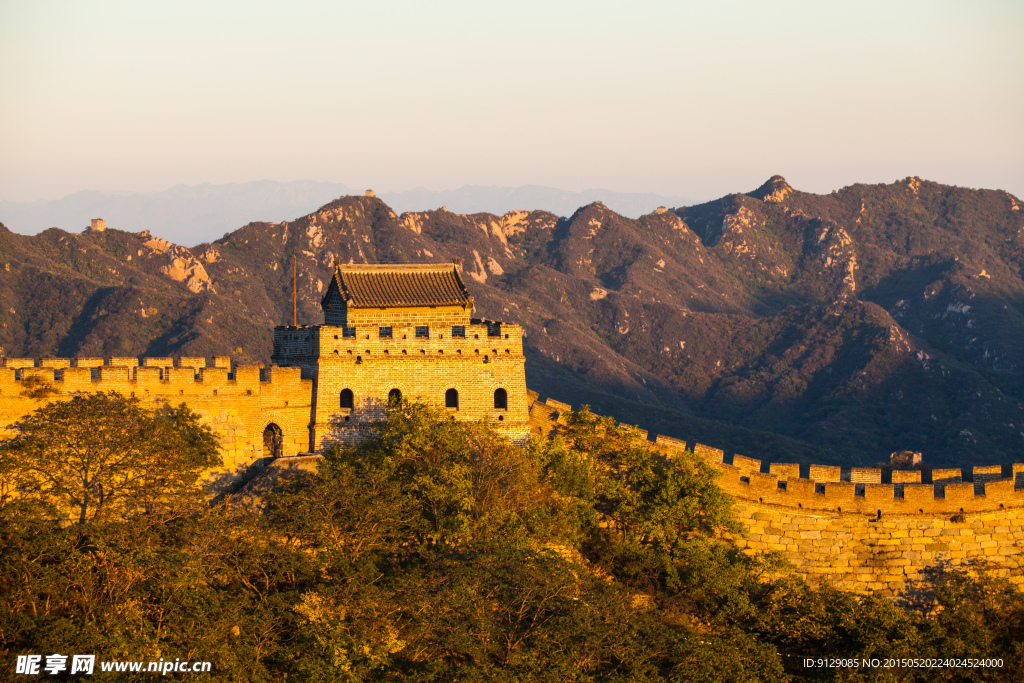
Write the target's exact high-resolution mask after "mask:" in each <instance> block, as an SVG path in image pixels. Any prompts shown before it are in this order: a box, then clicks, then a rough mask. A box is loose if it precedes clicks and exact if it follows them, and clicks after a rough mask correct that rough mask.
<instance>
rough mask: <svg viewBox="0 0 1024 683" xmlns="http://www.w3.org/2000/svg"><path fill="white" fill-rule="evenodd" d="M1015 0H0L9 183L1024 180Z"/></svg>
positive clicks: (43, 190)
mask: <svg viewBox="0 0 1024 683" xmlns="http://www.w3.org/2000/svg"><path fill="white" fill-rule="evenodd" d="M1022 34H1024V3H1022V2H1019V1H1016V0H1011V1H1006V2H997V1H991V2H985V1H983V0H974V1H972V2H960V1H957V2H945V1H942V0H928V1H926V2H914V1H898V0H886V1H884V2H871V1H868V0H857V1H856V2H838V1H837V2H821V1H820V0H815V1H813V2H792V1H786V0H775V1H773V2H763V1H762V0H756V1H738V0H736V1H730V0H722V1H720V2H680V1H678V0H676V1H672V2H641V1H639V0H635V1H633V2H603V1H601V0H587V1H586V2H559V1H558V0H541V1H533V0H517V1H516V2H500V3H499V2H488V1H486V0H475V1H473V2H450V1H446V0H435V1H432V2H429V3H427V2H398V1H389V0H376V1H373V2H369V1H366V0H364V1H363V2H359V3H354V2H344V1H338V0H333V1H323V2H320V1H313V0H307V1H301V0H290V1H289V2H261V1H259V0H244V1H240V2H228V1H224V2H217V1H215V0H203V1H202V2H190V1H187V0H176V1H175V2H173V3H172V2H161V3H156V2H141V3H140V2H134V1H129V2H114V1H104V0H93V1H90V2H80V1H68V2H62V1H53V0H31V1H29V0H21V1H18V2H14V1H12V0H0V200H8V201H18V202H24V201H33V200H37V199H55V198H59V197H62V196H64V195H67V194H70V193H73V192H76V191H80V190H87V189H91V190H103V191H126V192H150V191H157V190H162V189H165V188H167V187H171V186H173V185H177V184H180V183H184V184H187V185H195V184H199V183H203V182H211V183H229V182H247V181H252V180H261V179H271V180H277V181H292V180H317V181H330V182H341V183H345V184H346V185H348V186H351V187H373V188H375V189H378V190H380V191H401V190H406V189H409V188H412V187H417V186H424V187H427V188H430V189H432V190H443V189H449V188H455V187H459V186H461V185H463V184H467V183H468V184H473V185H500V186H518V185H524V184H538V185H547V186H551V187H558V188H562V189H566V190H573V191H580V190H584V189H588V188H607V189H611V190H615V191H619V192H654V193H659V194H666V195H683V196H687V197H693V198H699V199H710V198H712V197H717V196H720V195H724V194H727V193H730V192H740V191H748V190H751V189H753V188H755V187H757V186H758V185H760V184H761V183H762V182H764V180H766V179H767V178H768V177H769V176H771V175H773V174H776V173H779V174H782V175H784V176H785V177H786V178H787V180H789V182H790V184H791V185H793V186H794V187H796V188H798V189H801V190H806V191H812V192H829V191H831V190H833V189H838V188H840V187H843V186H846V185H850V184H852V183H855V182H869V183H877V182H892V181H894V180H896V179H900V178H904V177H906V176H911V175H916V176H920V177H922V178H926V179H930V180H935V181H939V182H943V183H949V184H956V185H963V186H968V187H988V188H998V189H1005V190H1007V191H1009V192H1012V193H1013V194H1015V195H1017V196H1018V197H1024V125H1022V124H1024V35H1022Z"/></svg>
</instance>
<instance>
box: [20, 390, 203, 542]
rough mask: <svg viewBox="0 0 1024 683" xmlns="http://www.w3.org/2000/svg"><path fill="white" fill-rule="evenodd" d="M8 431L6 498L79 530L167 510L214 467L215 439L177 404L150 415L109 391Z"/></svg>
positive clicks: (39, 413)
mask: <svg viewBox="0 0 1024 683" xmlns="http://www.w3.org/2000/svg"><path fill="white" fill-rule="evenodd" d="M13 428H14V430H15V432H16V433H15V435H14V436H13V438H11V439H9V440H7V441H6V442H4V443H2V444H0V458H2V459H3V464H4V467H5V472H6V476H7V477H8V479H9V481H10V482H11V486H10V489H11V493H10V497H12V498H18V499H20V501H21V503H25V502H29V501H37V502H39V503H42V504H45V505H47V506H49V507H50V509H51V510H52V511H53V512H54V513H56V514H57V515H58V516H60V517H67V518H70V519H73V520H75V521H76V522H77V523H78V524H85V523H88V522H94V521H104V520H108V519H113V518H118V517H126V516H130V515H133V514H137V513H140V512H154V511H156V510H158V509H162V508H167V507H169V506H173V505H175V503H176V502H180V499H181V497H182V496H183V495H186V494H188V493H191V492H194V491H195V490H196V488H197V483H198V481H199V477H200V476H201V474H202V472H203V470H205V469H207V468H209V467H214V466H217V465H219V464H221V459H220V455H219V450H220V449H219V445H218V443H217V438H216V437H215V436H214V434H213V432H212V430H211V429H210V428H209V427H207V426H205V425H202V424H200V422H199V417H198V415H196V414H195V413H194V412H192V411H191V410H189V408H188V407H187V406H186V405H185V404H184V403H182V404H181V405H180V406H178V407H177V408H175V407H172V406H170V405H167V404H164V405H163V406H162V407H160V408H159V409H157V410H156V411H154V412H150V411H148V410H145V409H144V408H143V407H142V406H141V405H140V403H139V401H138V399H136V398H127V397H125V396H122V395H121V394H118V393H116V392H109V393H81V394H75V395H73V396H72V397H71V398H70V399H69V400H66V401H58V402H54V403H50V404H48V405H46V406H44V407H42V408H39V409H37V410H36V411H35V412H33V413H32V414H31V415H29V416H27V417H25V418H23V419H22V420H20V421H18V422H16V423H15V424H14V425H13Z"/></svg>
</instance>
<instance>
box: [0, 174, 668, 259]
mask: <svg viewBox="0 0 1024 683" xmlns="http://www.w3.org/2000/svg"><path fill="white" fill-rule="evenodd" d="M351 192H352V188H350V187H348V186H346V185H343V184H341V183H326V182H317V181H308V180H306V181H293V182H288V183H281V182H276V181H271V180H259V181H253V182H248V183H225V184H218V185H214V184H211V183H201V184H199V185H191V186H190V185H184V184H178V185H175V186H173V187H170V188H167V189H166V190H162V191H159V192H142V193H133V192H100V191H96V190H84V191H81V192H76V193H74V194H70V195H67V196H65V197H62V198H60V199H55V200H37V201H34V202H10V201H0V221H3V222H5V223H6V224H7V226H8V229H13V230H14V231H15V232H19V233H22V234H36V233H38V232H41V231H43V230H45V229H48V228H49V227H51V226H60V227H62V228H64V229H68V230H72V231H73V230H75V229H76V228H77V229H80V228H83V227H85V226H86V225H88V224H89V221H90V219H92V218H96V217H103V218H104V219H106V221H107V222H108V223H109V224H110V225H111V226H121V227H123V228H126V229H128V230H131V231H138V230H143V229H145V230H149V231H150V232H151V233H153V234H155V235H158V236H160V237H162V238H164V239H168V240H171V241H174V242H176V243H180V244H201V243H203V242H208V241H212V240H213V239H216V237H217V236H218V235H221V234H223V233H224V232H228V231H230V230H232V229H234V228H236V227H237V226H239V225H243V224H245V223H247V222H250V221H253V220H257V219H258V220H270V221H282V220H292V219H294V218H295V217H296V216H298V217H302V216H304V215H306V214H309V213H311V212H313V211H315V210H316V209H317V208H318V207H320V206H323V205H324V204H326V203H328V202H329V201H330V200H332V199H334V198H335V197H338V196H339V195H345V194H349V193H351ZM379 195H380V197H381V198H382V199H384V201H386V202H388V203H389V204H390V205H391V206H393V207H395V208H396V209H397V210H398V212H399V213H404V212H406V211H422V210H425V209H428V208H436V207H440V206H450V207H451V208H452V210H454V211H459V212H461V213H478V212H483V211H490V212H491V213H498V214H503V213H506V212H508V211H511V210H516V209H520V208H522V207H523V206H532V207H535V208H545V209H547V210H550V211H553V212H556V213H561V214H566V213H572V211H573V210H575V208H576V207H578V206H580V205H581V204H585V203H588V202H590V201H593V200H595V199H603V200H605V201H607V202H609V204H611V205H612V206H615V207H616V208H617V209H618V210H619V211H620V212H623V213H626V214H630V215H636V216H639V215H640V214H642V213H644V212H646V211H651V210H653V209H654V208H655V207H656V206H659V205H675V204H684V203H687V200H686V199H685V198H683V197H664V196H661V195H657V194H651V193H629V192H614V191H611V190H603V189H589V190H583V191H582V192H570V191H566V190H559V189H557V188H551V187H544V186H541V185H522V186H519V187H498V186H483V185H463V186H462V187H460V188H457V189H454V190H443V191H434V190H428V189H426V188H423V187H417V188H413V189H411V190H406V191H403V192H383V193H379Z"/></svg>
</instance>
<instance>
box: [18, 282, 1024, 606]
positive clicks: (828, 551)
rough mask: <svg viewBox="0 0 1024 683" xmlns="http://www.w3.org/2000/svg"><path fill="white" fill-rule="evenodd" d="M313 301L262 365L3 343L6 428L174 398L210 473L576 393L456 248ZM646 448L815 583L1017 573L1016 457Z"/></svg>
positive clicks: (526, 407)
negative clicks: (377, 424)
mask: <svg viewBox="0 0 1024 683" xmlns="http://www.w3.org/2000/svg"><path fill="white" fill-rule="evenodd" d="M321 305H322V307H323V309H324V317H325V321H326V324H324V325H313V326H306V325H297V324H293V325H291V326H280V327H277V328H276V329H275V331H274V352H273V355H272V357H271V358H272V361H273V363H274V364H273V365H271V367H270V368H264V367H263V366H262V365H232V363H231V360H230V358H227V357H214V358H213V359H212V360H210V361H209V362H208V361H207V359H205V358H191V357H182V358H178V359H177V360H176V361H175V360H173V359H171V358H142V359H141V361H140V359H138V358H108V359H101V358H77V359H68V358H46V359H40V360H36V359H31V358H6V359H4V358H0V438H3V437H9V436H11V435H12V434H13V432H12V430H11V425H12V423H14V422H16V421H17V420H18V419H20V418H22V417H23V416H25V415H27V414H29V413H31V412H32V411H33V410H35V409H37V408H39V407H40V406H41V405H44V404H45V403H47V402H48V401H51V400H55V399H57V400H59V399H60V398H61V397H67V396H69V395H70V394H72V393H74V392H100V391H116V392H120V393H121V394H123V395H126V396H130V397H133V398H136V399H138V400H139V401H140V402H141V403H142V404H143V405H144V406H147V407H152V408H156V407H158V406H159V405H161V404H163V403H164V402H168V403H171V404H175V405H176V404H179V403H182V402H185V403H187V404H188V405H189V407H190V408H191V409H192V410H194V411H195V412H196V413H198V414H199V415H200V417H201V419H202V420H203V422H204V423H206V424H208V425H209V426H210V427H211V428H212V429H213V430H214V432H215V433H216V434H217V436H218V438H219V440H220V445H221V452H222V458H223V461H224V462H223V466H222V467H221V468H219V469H217V470H215V471H210V472H208V473H207V479H208V480H209V482H210V486H211V488H214V487H217V486H223V485H224V484H226V483H227V482H230V481H234V480H237V479H238V478H239V477H240V476H242V474H243V473H244V472H245V471H247V470H250V468H254V467H255V468H257V469H258V468H261V467H263V466H265V465H268V466H269V467H270V468H271V470H270V472H271V473H272V472H274V471H279V470H282V469H287V468H291V467H300V468H303V469H309V468H311V467H315V464H316V462H317V460H318V459H319V457H320V456H318V455H316V454H317V453H319V452H321V451H322V450H323V447H324V446H326V445H328V444H330V443H334V442H338V441H340V442H348V443H351V442H353V441H355V440H357V439H358V438H360V436H359V433H360V430H362V429H363V428H365V426H366V425H367V424H368V423H369V422H371V421H372V420H373V419H376V417H377V416H379V415H380V409H381V407H382V406H384V405H387V403H389V402H390V401H392V400H393V399H394V398H401V397H402V396H405V397H408V398H410V399H420V400H425V401H427V402H429V403H433V404H435V405H439V406H440V405H443V406H445V409H446V410H448V411H449V413H450V414H451V415H452V417H454V418H457V419H460V420H483V419H486V420H489V421H491V422H492V423H493V424H494V425H495V426H496V427H497V428H498V429H499V430H500V431H501V432H502V433H504V434H506V435H507V436H509V437H510V438H512V439H514V440H516V441H519V440H521V439H525V438H526V437H527V434H529V435H531V436H533V437H540V438H543V437H545V436H548V435H551V434H552V433H553V432H555V433H557V430H558V428H559V425H560V423H561V421H562V416H563V415H564V414H565V413H566V412H567V411H569V410H570V409H571V408H570V406H569V405H567V404H565V403H561V402H559V401H556V400H553V399H550V398H548V399H547V400H546V401H541V400H540V396H539V395H538V394H537V393H535V392H532V391H528V390H527V389H526V380H525V371H524V365H525V358H524V356H523V349H522V329H521V328H520V327H519V326H518V325H514V324H508V323H499V322H496V321H487V320H480V319H476V318H471V317H470V314H471V313H472V311H473V309H474V305H473V298H472V297H471V296H470V295H469V292H468V290H467V289H466V287H465V285H464V284H463V282H462V280H461V277H460V276H459V272H458V264H457V263H454V264H420V265H384V266H381V265H351V264H349V265H343V266H337V265H336V267H335V277H334V278H333V280H332V282H331V285H330V287H329V288H328V291H327V293H326V294H325V296H324V299H323V301H322V304H321ZM293 322H294V321H293ZM641 431H642V430H641ZM642 434H643V436H644V438H649V435H648V434H647V432H643V431H642ZM650 446H651V448H654V449H657V450H659V451H660V452H661V453H663V454H664V455H665V456H666V457H668V458H669V459H671V458H672V457H673V456H676V457H678V456H680V455H681V454H682V453H683V452H684V451H690V452H692V453H693V454H695V455H696V456H698V457H700V458H702V459H704V460H705V461H706V462H707V463H708V464H709V465H710V466H711V467H712V468H714V469H715V470H717V471H718V472H719V473H720V477H719V485H720V486H721V487H722V489H723V490H724V491H725V492H726V493H727V494H729V495H730V496H731V497H732V499H733V500H734V502H735V510H736V513H737V515H738V517H739V519H740V521H741V522H742V523H743V524H744V525H745V526H746V528H747V533H745V534H742V535H738V536H735V537H733V538H732V539H731V540H732V541H733V542H734V543H735V544H736V545H737V546H738V547H739V548H741V549H742V550H743V551H744V552H756V551H759V550H776V551H780V552H782V553H784V554H785V555H786V556H787V557H788V558H789V559H790V560H791V561H792V563H793V564H794V565H795V566H796V570H797V572H798V573H799V574H800V575H801V576H803V577H805V578H806V579H808V580H809V581H811V582H820V581H822V580H828V581H830V582H831V583H833V584H834V585H835V586H836V587H838V588H841V589H845V590H851V591H858V592H868V591H875V592H879V593H882V594H885V595H890V596H892V595H895V594H897V593H899V592H900V591H903V590H905V589H906V588H907V587H908V586H909V585H912V584H913V583H914V582H915V581H916V580H918V579H920V578H922V577H923V576H924V575H925V574H926V573H927V572H928V571H929V570H930V569H932V568H935V567H937V566H940V565H942V564H943V563H950V564H953V565H963V564H965V563H971V562H973V561H978V560H984V561H985V562H987V563H989V565H991V566H992V567H993V568H994V569H995V571H996V572H997V573H998V574H999V575H1001V576H1004V577H1007V578H1008V579H1009V580H1011V581H1012V582H1014V583H1015V584H1017V585H1020V586H1024V567H1022V557H1024V552H1022V551H1024V464H1021V463H1016V464H1008V465H994V466H985V467H973V468H970V470H968V471H967V472H966V476H964V475H965V472H964V471H962V470H960V469H934V470H929V469H925V470H923V471H922V470H907V469H902V470H901V469H899V468H896V469H892V470H889V469H886V470H883V469H873V468H852V469H848V470H847V469H842V468H839V467H827V466H821V465H798V464H782V463H770V464H763V463H761V461H759V460H753V459H751V458H747V457H744V456H743V455H740V454H726V453H724V452H723V451H721V450H719V449H716V448H712V447H709V446H706V445H704V444H700V443H696V442H690V443H687V442H685V441H681V440H678V439H673V438H669V437H665V436H657V437H655V438H654V439H653V440H650ZM250 471H251V470H250Z"/></svg>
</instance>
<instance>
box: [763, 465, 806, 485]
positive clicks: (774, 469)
mask: <svg viewBox="0 0 1024 683" xmlns="http://www.w3.org/2000/svg"><path fill="white" fill-rule="evenodd" d="M768 472H769V473H770V474H774V475H775V476H776V477H778V478H779V480H780V481H785V480H791V479H799V478H800V465H798V464H796V463H782V462H773V463H769V464H768Z"/></svg>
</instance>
